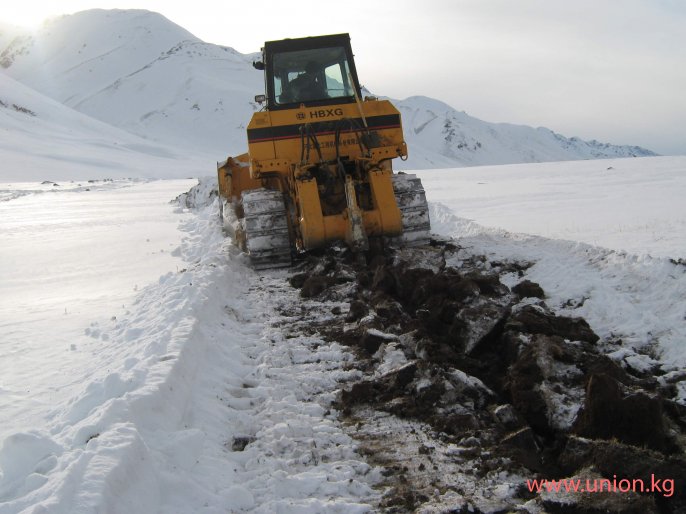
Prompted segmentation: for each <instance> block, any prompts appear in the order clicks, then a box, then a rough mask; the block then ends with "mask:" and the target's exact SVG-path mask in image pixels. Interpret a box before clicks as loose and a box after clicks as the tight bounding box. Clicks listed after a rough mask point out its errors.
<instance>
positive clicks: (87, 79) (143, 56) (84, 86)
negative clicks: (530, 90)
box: [0, 9, 656, 169]
mask: <svg viewBox="0 0 686 514" xmlns="http://www.w3.org/2000/svg"><path fill="white" fill-rule="evenodd" d="M0 34H2V32H0ZM2 41H3V40H2V39H0V42H2ZM254 56H255V54H241V53H239V52H237V51H236V50H234V49H233V48H230V47H227V46H220V45H214V44H211V43H206V42H203V41H202V40H200V39H199V38H197V37H196V36H194V35H193V34H191V33H190V32H189V31H187V30H186V29H184V28H182V27H180V26H179V25H176V24H174V23H173V22H171V21H169V20H168V19H167V18H165V17H164V16H162V15H161V14H158V13H154V12H152V11H144V10H127V9H117V10H103V9H94V10H89V11H82V12H79V13H76V14H73V15H65V16H60V17H57V18H53V19H51V20H49V21H48V22H46V23H45V24H44V25H43V27H42V28H41V29H40V30H39V31H38V32H36V33H35V34H34V35H26V34H23V35H18V36H15V37H14V38H13V39H12V40H11V41H10V42H9V43H8V44H6V45H5V47H4V48H2V47H0V66H2V68H3V70H4V73H6V74H7V75H9V76H11V77H13V78H15V79H16V80H19V81H20V82H22V83H24V84H25V85H27V86H29V87H31V88H33V89H35V90H37V91H39V92H41V93H43V94H45V95H46V96H48V97H51V98H53V99H55V100H57V101H59V102H62V103H63V104H65V105H67V106H69V107H71V108H74V109H75V110H77V111H79V112H82V113H84V114H86V115H88V116H90V117H93V118H95V119H98V120H101V121H103V122H106V123H109V124H111V125H114V126H115V127H118V128H121V129H124V130H126V131H128V132H130V133H133V134H135V135H137V136H139V137H143V138H146V139H150V140H153V141H156V142H159V143H163V144H166V145H171V146H174V147H177V148H184V149H186V150H187V151H189V152H194V153H209V154H212V155H214V156H216V158H217V160H219V159H220V158H223V157H225V156H226V155H229V154H236V153H242V152H244V151H245V149H246V147H247V141H246V134H245V126H246V125H247V122H248V121H249V119H250V116H251V115H252V113H253V112H255V111H256V110H258V109H259V106H258V105H257V104H255V103H254V101H253V97H254V95H255V94H256V93H261V92H262V91H263V88H264V83H263V77H262V74H261V73H258V72H256V71H255V70H254V69H253V68H252V66H251V62H252V60H253V58H254ZM393 102H394V104H395V105H396V107H398V109H399V110H400V111H401V113H402V115H403V124H404V128H405V138H406V140H407V143H408V147H409V154H410V157H409V159H408V161H407V162H406V163H404V166H403V167H404V168H406V169H407V168H417V169H421V168H431V167H459V166H475V165H486V164H510V163H519V162H544V161H556V160H574V159H590V158H606V157H607V158H609V157H635V156H652V155H656V154H655V153H653V152H651V151H650V150H646V149H644V148H640V147H636V146H627V145H624V146H620V145H611V144H608V143H599V142H597V141H584V140H581V139H579V138H575V137H572V138H567V137H565V136H562V135H560V134H557V133H555V132H553V131H552V130H550V129H547V128H543V127H539V128H533V127H527V126H525V125H514V124H509V123H489V122H486V121H482V120H479V119H477V118H473V117H471V116H469V115H468V114H466V113H465V112H463V111H458V110H456V109H454V108H453V107H451V106H449V105H448V104H446V103H444V102H442V101H440V100H436V99H432V98H428V97H424V96H412V97H409V98H406V99H404V100H393Z"/></svg>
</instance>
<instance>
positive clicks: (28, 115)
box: [0, 11, 686, 514]
mask: <svg viewBox="0 0 686 514" xmlns="http://www.w3.org/2000/svg"><path fill="white" fill-rule="evenodd" d="M86 22H88V24H93V27H96V28H95V29H93V30H90V29H89V30H88V31H85V30H82V29H83V27H84V24H86ZM108 26H109V27H110V29H111V30H110V29H107V30H105V29H104V28H103V27H108ZM98 27H99V28H98ZM112 27H115V29H116V30H115V29H112ZM12 31H14V29H12ZM12 31H10V32H8V30H7V29H6V28H4V27H0V45H6V44H10V43H9V42H10V41H15V42H16V44H15V46H13V47H12V49H13V51H12V52H11V58H12V64H11V66H9V67H8V68H6V69H5V70H4V71H3V72H0V101H1V102H2V104H0V132H1V133H2V137H0V163H2V164H0V181H1V182H3V183H1V184H0V237H1V244H0V267H1V269H2V270H3V271H2V280H1V281H0V357H1V358H0V419H2V420H3V423H2V424H1V425H0V514H5V513H17V512H36V513H39V512H51V513H58V514H59V513H73V512H76V513H78V512H93V511H96V512H112V513H118V512H126V513H127V514H137V513H149V512H196V511H201V510H207V511H209V512H226V511H230V512H237V511H252V512H322V511H327V512H328V511H332V512H366V511H370V510H373V505H374V501H375V500H376V499H377V498H378V495H379V492H378V491H377V490H376V489H374V488H373V487H374V485H375V484H377V483H378V482H379V480H380V471H379V469H378V468H376V467H373V466H371V465H370V464H369V463H367V462H365V458H364V457H363V456H362V455H361V454H360V453H359V452H357V451H356V450H357V447H356V442H355V441H353V440H352V439H350V437H349V435H347V434H348V432H346V431H345V430H344V427H341V426H340V423H339V422H338V418H337V413H336V411H335V410H333V409H332V408H331V401H332V400H333V398H334V397H335V395H336V392H337V390H338V389H340V388H341V387H342V386H343V385H344V384H345V383H346V382H347V381H349V380H354V379H355V378H356V377H357V376H356V373H357V372H356V371H354V370H353V369H352V368H351V366H349V363H350V361H351V359H352V358H353V357H352V356H351V354H350V353H349V352H348V351H347V350H346V349H345V348H344V347H342V346H341V345H339V344H337V343H333V342H326V341H323V340H322V339H320V338H318V337H315V336H306V335H303V334H299V335H297V336H295V337H293V336H292V334H291V335H289V336H288V337H286V335H285V334H284V327H286V326H293V325H294V324H296V323H297V320H294V319H290V318H288V317H287V316H286V315H284V314H282V313H283V312H284V309H283V306H285V305H292V304H294V303H296V302H301V299H300V298H299V297H298V296H297V292H296V291H295V290H294V289H292V288H290V287H288V286H287V283H286V281H285V277H286V273H287V272H286V271H268V272H261V273H256V272H254V271H252V270H251V269H250V268H249V267H248V266H247V263H246V259H245V257H244V256H243V255H242V254H240V252H238V251H237V249H236V248H235V247H234V246H233V245H232V244H231V240H230V239H228V238H224V237H223V234H222V231H221V222H220V220H219V219H218V212H217V211H218V206H217V204H216V200H214V199H213V200H210V201H207V202H204V203H203V201H204V199H206V197H207V194H206V192H207V191H208V189H207V187H208V186H207V184H212V181H213V179H210V180H209V182H206V183H205V188H204V189H202V190H201V191H205V194H202V193H201V194H198V195H195V196H194V195H187V196H185V197H184V198H183V200H182V202H181V203H180V204H171V203H170V201H171V200H172V199H174V198H175V197H176V196H177V195H179V194H180V193H183V192H185V191H188V189H189V187H190V186H191V185H192V184H194V183H195V180H180V179H181V178H186V177H196V176H205V175H212V173H213V170H214V162H213V161H215V160H218V159H220V158H223V157H225V154H226V153H237V152H239V151H240V152H242V151H243V150H244V146H245V144H244V137H245V130H244V129H245V127H244V125H245V122H246V121H247V119H248V116H249V115H250V113H252V112H253V110H254V106H253V105H251V103H250V99H251V98H252V96H251V95H252V93H254V92H260V88H261V87H262V86H261V76H260V74H255V72H254V70H252V69H250V67H249V61H250V60H251V56H244V55H241V54H237V53H236V52H234V51H233V50H231V49H226V48H221V47H215V46H213V45H207V44H205V43H203V42H201V41H198V40H197V39H196V38H194V37H193V36H192V35H190V34H188V33H187V32H186V31H184V30H183V29H181V28H179V27H176V26H174V25H170V24H169V22H168V21H167V20H165V19H163V18H161V17H159V16H158V15H154V14H153V13H147V12H143V11H90V12H88V13H82V14H80V15H75V16H72V17H69V16H68V17H64V18H59V19H57V20H55V21H54V22H52V23H51V24H48V25H47V26H46V27H45V28H44V29H43V31H42V32H41V33H40V34H39V35H37V36H35V37H28V38H27V37H24V38H22V39H14V36H15V34H14V32H12ZM8 34H11V37H10V36H9V35H8ZM69 34H78V35H79V38H80V39H79V38H77V39H78V41H77V40H76V39H71V38H70V37H69ZM120 36H121V37H120ZM158 36H159V37H158ZM51 45H53V46H51ZM84 45H85V46H84ZM39 47H41V48H48V49H49V50H50V51H49V52H48V53H42V52H37V51H35V49H36V48H39ZM0 50H2V48H0ZM79 52H80V53H79ZM8 55H10V54H5V55H4V57H7V56H8ZM85 63H89V64H88V65H86V64H85ZM112 63H116V64H117V65H116V66H113V65H112ZM89 66H94V68H89ZM48 69H50V70H52V71H53V72H55V71H56V73H55V74H54V75H52V76H51V77H50V78H51V79H55V81H54V82H53V81H51V80H48V78H47V76H46V75H45V74H44V72H45V71H46V70H48ZM89 70H95V71H89ZM10 75H12V76H14V77H15V78H19V79H21V82H20V81H17V80H15V79H13V78H11V77H10ZM89 77H90V78H89ZM93 77H96V78H93ZM189 77H191V78H192V80H191V79H190V78H189ZM167 81H169V83H167ZM175 81H176V82H175ZM151 84H153V85H154V84H157V86H155V87H146V86H148V85H151ZM162 84H164V85H165V87H162ZM172 84H173V85H172ZM167 86H168V87H167ZM32 87H33V88H35V89H37V90H39V91H41V92H38V91H37V90H34V89H32ZM208 87H209V89H208ZM159 90H163V91H164V94H157V92H158V91H159ZM208 91H209V92H208ZM248 93H250V94H248ZM60 101H61V102H64V103H60ZM220 101H221V103H220ZM196 103H197V105H198V109H199V111H198V109H195V108H194V105H195V104H196ZM65 104H66V105H65ZM68 106H71V107H77V110H74V109H71V108H70V107H68ZM400 108H401V110H402V112H403V115H404V116H405V118H404V121H405V126H406V128H407V129H409V132H408V141H409V142H410V154H411V155H416V156H417V157H416V158H414V159H415V160H411V161H408V162H407V163H405V164H404V166H405V167H407V168H410V169H411V168H412V167H419V168H421V167H425V166H430V165H432V164H440V165H442V166H448V167H451V169H441V170H423V171H419V172H417V174H418V175H419V176H420V177H421V178H422V181H423V183H424V186H425V188H426V191H427V198H428V200H429V202H430V207H431V216H432V229H433V231H434V232H436V233H438V234H441V235H443V236H448V237H454V238H456V241H457V244H458V245H459V246H460V247H461V248H462V251H461V255H462V256H464V258H466V257H468V256H469V255H470V254H471V253H474V254H481V253H484V252H486V253H488V254H489V255H490V256H491V258H492V259H500V260H518V261H522V260H523V261H528V262H531V263H532V266H531V267H530V268H529V269H528V270H526V272H525V276H524V277H523V278H528V279H529V280H532V281H534V282H538V283H539V284H540V285H541V286H542V287H543V289H544V290H545V291H546V294H547V298H546V302H547V303H548V305H550V306H551V308H553V309H554V310H555V311H556V312H558V313H562V314H567V315H574V316H583V317H584V318H585V319H586V320H587V321H588V322H589V323H590V325H591V327H592V328H593V330H594V331H595V332H596V333H597V334H598V335H599V336H600V337H601V342H600V343H599V344H600V345H601V346H602V347H603V349H604V351H605V352H606V353H607V354H608V355H609V356H610V357H611V358H612V359H614V360H616V361H620V362H622V363H623V364H625V365H626V366H627V367H630V368H634V369H639V370H651V369H657V368H660V369H661V371H662V372H664V374H663V375H662V376H661V377H660V380H661V381H662V382H663V383H669V384H675V385H676V387H677V388H678V390H679V401H680V402H681V403H682V404H684V405H686V381H685V380H684V377H685V376H686V347H685V346H684V344H683V342H684V340H686V323H685V322H684V318H685V316H686V311H685V307H684V301H683V299H684V298H685V297H686V266H684V258H686V238H685V237H684V236H685V235H686V207H685V205H686V203H685V202H683V197H684V193H685V192H686V157H643V158H632V159H609V160H584V161H575V162H550V163H545V164H516V165H507V166H481V167H472V168H452V166H455V163H458V162H459V163H466V164H484V163H485V162H499V163H501V162H512V161H521V160H530V161H537V160H549V159H563V158H592V157H598V156H599V155H600V154H602V156H605V157H607V156H614V155H622V156H624V155H630V154H632V152H634V153H635V154H636V155H642V154H641V152H640V149H638V150H636V149H631V148H628V149H627V148H625V147H623V149H622V148H620V149H618V148H614V147H613V148H610V147H606V146H604V145H602V144H599V143H594V142H591V143H584V142H581V141H579V140H575V139H565V138H561V137H560V136H558V135H556V134H554V133H552V132H551V131H548V130H547V129H530V128H526V127H513V126H496V125H491V124H486V123H484V122H480V121H479V120H474V119H473V118H469V117H468V116H467V115H466V114H464V113H458V112H457V111H454V110H452V109H451V108H449V107H448V106H445V105H444V104H441V103H440V102H437V101H433V100H430V99H425V98H421V97H417V98H413V99H408V100H407V101H405V102H401V103H400ZM146 109H147V110H146ZM147 114H149V116H146V115H147ZM96 118H97V119H96ZM447 122H450V123H449V125H450V126H449V127H447V126H446V123H447ZM114 125H116V127H115V126H114ZM460 127H462V128H460ZM447 136H450V138H449V139H446V137H447ZM437 138H438V139H437ZM441 138H442V139H441ZM477 142H479V143H481V147H479V146H478V145H476V143H477ZM461 144H462V145H463V146H462V147H461V148H460V145H461ZM432 145H433V146H432ZM218 148H220V150H218ZM560 148H563V149H564V151H562V150H560ZM203 150H204V151H205V153H202V152H203ZM599 152H600V154H599ZM603 152H604V153H603ZM219 155H221V157H219ZM489 159H490V161H489ZM131 177H133V178H131ZM151 178H166V179H175V180H150V179H151ZM42 181H49V182H45V183H41V182H42ZM184 206H186V207H189V206H193V207H194V209H193V210H189V209H188V208H185V207H184ZM448 264H451V263H448ZM521 279H522V277H519V276H515V275H514V274H513V275H512V276H508V277H505V279H504V280H505V282H506V283H507V284H508V285H514V284H515V283H517V282H519V281H520V280H521ZM374 335H376V336H378V337H383V336H384V335H385V333H384V332H382V331H375V332H374ZM376 358H377V359H378V360H379V361H380V366H379V372H380V373H388V372H391V371H393V370H397V369H398V368H399V367H402V366H403V365H405V364H406V358H405V357H404V355H403V354H402V352H401V351H399V349H398V348H397V345H396V344H395V342H394V341H393V338H391V337H389V338H388V340H387V341H386V343H384V344H383V345H382V346H381V348H380V350H379V353H378V354H377V355H376ZM456 378H457V377H456ZM461 378H463V379H464V380H466V379H467V378H465V377H461ZM472 385H473V384H472ZM549 399H550V402H551V403H552V404H555V397H554V394H553V392H551V393H550V398H549ZM373 415H374V416H387V414H383V413H374V414H373ZM573 416H574V411H573V410H571V409H569V408H566V407H565V406H562V405H559V411H558V412H557V419H556V420H555V421H556V422H557V423H558V424H559V425H560V426H565V425H568V424H569V423H570V422H571V419H572V418H573ZM372 417H373V416H372ZM370 419H372V418H370ZM412 427H413V423H410V422H404V421H403V422H400V421H399V422H398V423H397V431H398V432H399V433H405V434H406V435H407V436H408V437H409V433H410V430H412ZM360 430H361V431H362V432H364V431H369V432H370V433H372V432H374V430H375V428H374V425H373V423H371V422H370V424H369V426H363V427H362V428H361V429H360ZM412 437H414V438H415V439H417V438H418V437H419V435H413V436H412ZM420 443H421V441H419V440H418V439H417V441H415V442H408V448H410V449H409V450H408V453H407V455H409V456H410V459H411V458H412V455H414V454H413V453H412V452H415V453H416V454H417V455H419V450H418V448H419V444H420ZM412 445H415V446H416V448H415V446H412ZM412 448H414V449H412ZM415 450H416V451H415ZM448 450H450V449H446V452H448ZM453 450H455V451H457V450H456V449H455V448H452V450H451V451H453ZM441 451H443V450H441ZM449 457H450V456H449V455H448V453H446V460H447V461H450V458H449ZM520 478H521V477H520ZM469 480H471V479H466V482H465V486H469V483H470V482H469ZM522 480H523V479H522ZM509 482H511V483H514V479H512V480H509ZM488 484H489V485H488V488H489V490H490V491H491V492H492V497H493V498H494V499H493V505H496V506H497V505H500V504H501V503H502V502H501V499H502V498H505V497H507V496H508V495H509V494H511V491H509V490H508V487H509V486H508V485H507V484H505V480H504V479H503V477H489V482H488ZM488 501H491V500H488ZM458 502H459V499H456V498H454V497H449V496H448V495H446V498H445V504H446V505H447V506H450V505H453V506H454V505H456V504H457V503H458ZM494 508H495V507H494Z"/></svg>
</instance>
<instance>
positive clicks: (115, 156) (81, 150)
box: [0, 73, 206, 182]
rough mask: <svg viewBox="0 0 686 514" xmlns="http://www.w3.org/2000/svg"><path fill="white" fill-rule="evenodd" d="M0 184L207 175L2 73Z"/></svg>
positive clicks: (181, 156) (162, 147) (167, 149)
mask: <svg viewBox="0 0 686 514" xmlns="http://www.w3.org/2000/svg"><path fill="white" fill-rule="evenodd" d="M0 133H1V134H2V137H0V155H1V156H2V158H1V159H0V182H5V181H41V180H46V179H51V180H83V179H91V178H93V179H95V178H104V177H107V178H117V177H132V176H135V177H159V176H160V175H159V169H160V168H161V167H163V168H165V169H166V170H167V171H165V175H164V176H166V177H188V176H197V175H203V174H206V173H204V171H205V167H206V166H204V165H202V164H200V163H198V162H197V161H194V160H193V159H192V158H188V156H187V155H185V154H184V153H182V152H178V151H176V150H174V149H173V148H171V147H168V146H165V145H162V144H159V143H156V142H154V141H149V140H145V139H143V138H141V137H139V136H136V135H134V134H131V133H130V132H126V131H124V130H121V129H119V128H116V127H113V126H112V125H109V124H107V123H104V122H102V121H99V120H96V119H94V118H91V117H89V116H86V115H85V114H82V113H80V112H78V111H75V110H74V109H70V108H69V107H67V106H65V105H64V104H61V103H59V102H57V101H55V100H53V99H51V98H48V97H47V96H45V95H42V94H41V93H38V92H37V91H35V90H33V89H31V88H30V87H28V86H26V85H24V84H22V83H21V82H18V81H16V80H14V79H12V78H11V77H8V76H7V75H5V74H3V73H0Z"/></svg>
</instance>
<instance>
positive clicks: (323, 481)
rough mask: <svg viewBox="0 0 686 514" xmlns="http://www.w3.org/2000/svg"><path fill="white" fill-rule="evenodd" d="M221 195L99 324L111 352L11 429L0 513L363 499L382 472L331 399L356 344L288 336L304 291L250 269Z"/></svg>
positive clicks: (2, 460)
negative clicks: (178, 261)
mask: <svg viewBox="0 0 686 514" xmlns="http://www.w3.org/2000/svg"><path fill="white" fill-rule="evenodd" d="M217 209H218V206H217V204H216V200H215V201H214V202H212V203H211V204H210V205H209V206H207V207H205V208H203V209H201V210H200V211H199V212H197V216H192V217H189V218H186V220H185V221H184V222H183V226H182V230H183V231H184V233H185V234H186V236H185V239H184V241H183V243H182V244H181V246H180V248H179V249H178V250H177V253H178V254H179V255H180V256H181V257H182V258H183V259H184V261H186V262H187V267H186V269H183V270H180V271H179V272H177V273H167V274H165V275H163V276H162V277H160V279H159V281H158V283H157V284H154V285H151V286H148V287H146V288H145V289H143V290H142V291H140V294H139V296H138V297H137V299H136V302H135V304H134V305H133V306H132V307H131V308H130V310H129V313H128V314H127V315H126V316H125V317H122V318H121V319H118V320H117V321H116V324H114V326H112V327H110V328H103V329H101V330H103V331H104V330H106V332H107V334H106V335H107V337H106V338H105V341H106V344H104V345H103V346H102V349H101V352H102V353H103V354H105V355H106V359H104V360H105V361H106V362H107V366H106V367H103V368H102V369H100V370H98V371H97V372H96V373H95V374H93V376H91V377H89V378H88V380H87V382H86V383H84V384H83V387H82V388H81V390H80V392H78V393H77V394H75V395H74V396H73V397H72V398H70V399H69V400H68V401H65V402H62V403H61V404H59V405H57V406H55V408H54V410H53V412H52V414H51V416H50V419H51V422H50V423H49V425H48V426H46V427H38V428H37V429H36V430H31V431H26V432H22V433H16V434H13V435H11V436H10V437H7V438H6V439H5V441H4V442H3V446H2V448H1V449H0V466H2V478H1V479H0V513H9V512H20V511H23V510H27V511H28V510H30V511H32V512H51V513H75V512H93V511H98V512H111V513H118V512H121V513H127V514H131V513H149V512H156V511H157V512H180V513H181V512H197V511H200V510H204V509H207V510H208V511H211V512H219V511H221V512H226V511H230V512H237V511H241V510H252V511H255V512H265V513H267V512H283V511H298V512H321V511H323V510H326V511H327V512H328V511H331V512H366V511H368V510H369V503H368V502H369V501H371V499H372V498H374V497H375V493H374V492H373V491H372V489H371V488H370V485H371V484H372V483H373V482H374V481H375V480H377V479H378V474H377V473H376V472H375V471H374V470H372V469H371V468H370V467H369V466H368V465H367V464H366V463H364V462H363V461H361V460H360V459H359V457H358V456H357V455H356V454H355V452H354V444H353V442H352V440H351V439H350V438H349V437H348V436H346V435H345V434H344V433H343V431H342V430H341V429H340V427H339V426H338V425H337V422H336V419H335V412H332V411H330V409H329V404H330V402H331V400H332V399H333V395H334V394H335V390H336V388H337V387H338V384H339V381H341V380H345V379H346V377H347V375H348V374H350V373H352V372H350V371H345V370H344V369H343V367H344V364H345V363H346V362H347V361H349V360H350V359H351V358H352V357H351V356H350V355H349V354H348V353H347V352H345V351H344V349H343V348H342V347H340V346H339V345H337V344H328V343H324V342H323V341H321V340H319V339H316V338H312V337H305V336H302V337H297V338H290V339H288V341H286V340H285V336H284V335H283V334H282V333H281V330H280V329H279V328H278V326H277V325H275V324H277V322H278V323H284V322H286V321H287V320H281V319H280V318H279V314H278V312H277V310H278V306H279V304H283V303H292V302H293V301H295V295H297V292H296V291H294V290H292V289H291V288H290V287H289V286H288V285H287V283H286V282H285V281H284V280H283V276H282V275H281V274H279V273H276V272H275V274H274V275H273V278H271V277H272V275H269V274H264V275H257V274H255V273H254V272H252V271H251V270H249V269H248V268H246V267H244V263H243V256H242V255H240V254H239V253H238V252H237V250H236V249H235V248H234V247H233V246H232V245H231V243H230V241H227V240H224V238H223V237H222V235H221V229H220V220H219V217H218V215H217ZM102 335H103V334H102V333H101V334H100V337H102Z"/></svg>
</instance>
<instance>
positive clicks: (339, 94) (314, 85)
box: [256, 34, 360, 110]
mask: <svg viewBox="0 0 686 514" xmlns="http://www.w3.org/2000/svg"><path fill="white" fill-rule="evenodd" d="M263 59H264V61H263V63H259V64H258V65H257V66H256V67H260V68H262V67H263V68H264V70H265V82H266V84H265V86H266V87H265V89H266V92H267V109H268V110H279V109H293V108H297V107H298V106H300V105H303V104H304V105H307V106H308V107H309V106H320V105H321V106H324V105H334V104H336V105H339V104H344V103H352V102H355V94H356V93H357V95H358V97H359V96H360V86H359V82H358V80H357V71H356V69H355V63H354V61H353V54H352V49H351V47H350V36H349V35H348V34H336V35H330V36H319V37H308V38H301V39H285V40H281V41H268V42H266V43H265V45H264V48H263Z"/></svg>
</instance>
